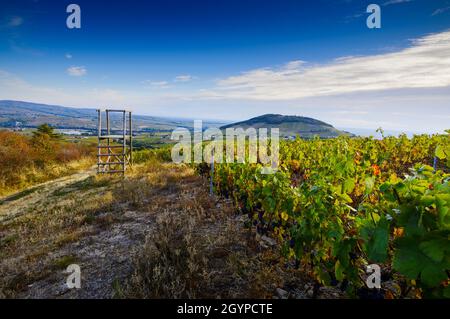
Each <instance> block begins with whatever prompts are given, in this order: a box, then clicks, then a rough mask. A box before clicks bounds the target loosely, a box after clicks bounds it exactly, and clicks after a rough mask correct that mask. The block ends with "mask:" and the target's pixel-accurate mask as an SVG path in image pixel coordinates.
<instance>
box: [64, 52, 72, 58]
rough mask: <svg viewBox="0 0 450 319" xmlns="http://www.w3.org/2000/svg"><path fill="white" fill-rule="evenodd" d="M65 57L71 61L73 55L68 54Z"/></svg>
mask: <svg viewBox="0 0 450 319" xmlns="http://www.w3.org/2000/svg"><path fill="white" fill-rule="evenodd" d="M65 57H66V59H69V60H70V59H72V57H73V56H72V54H70V53H66V55H65Z"/></svg>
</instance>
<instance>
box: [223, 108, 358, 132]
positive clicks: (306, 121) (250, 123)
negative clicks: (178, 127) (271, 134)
mask: <svg viewBox="0 0 450 319" xmlns="http://www.w3.org/2000/svg"><path fill="white" fill-rule="evenodd" d="M238 127H241V128H243V129H247V128H249V127H253V128H255V129H258V128H268V129H270V128H279V129H280V136H282V137H289V136H296V135H297V134H298V135H300V137H302V138H311V137H313V136H316V135H318V136H320V137H322V138H331V137H336V136H340V135H352V134H350V133H348V132H344V131H340V130H338V129H336V128H334V127H333V126H332V125H330V124H328V123H325V122H322V121H319V120H316V119H313V118H309V117H303V116H291V115H280V114H265V115H261V116H258V117H254V118H251V119H249V120H247V121H242V122H237V123H233V124H229V125H225V126H222V127H221V129H223V130H224V129H227V128H238Z"/></svg>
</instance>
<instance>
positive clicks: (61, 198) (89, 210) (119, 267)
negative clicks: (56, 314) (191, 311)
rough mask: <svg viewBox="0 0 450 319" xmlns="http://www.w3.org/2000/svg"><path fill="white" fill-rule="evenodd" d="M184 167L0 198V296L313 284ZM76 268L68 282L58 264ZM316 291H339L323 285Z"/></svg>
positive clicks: (272, 289) (60, 183)
mask: <svg viewBox="0 0 450 319" xmlns="http://www.w3.org/2000/svg"><path fill="white" fill-rule="evenodd" d="M207 190H208V186H207V182H206V181H205V180H203V179H202V178H201V177H199V176H198V175H197V174H195V172H194V171H192V169H190V168H188V167H184V166H182V167H180V166H175V165H173V164H161V163H153V164H151V165H150V164H147V165H144V166H141V167H138V168H136V169H135V171H134V172H131V173H130V174H129V176H127V177H126V178H120V177H109V176H107V177H98V176H95V173H94V171H83V172H80V173H77V174H75V175H72V176H68V177H64V178H61V179H57V180H54V181H51V182H48V183H45V184H42V185H39V186H36V187H33V188H31V189H27V190H25V191H23V192H21V193H18V194H14V195H12V196H9V197H7V198H3V199H0V297H3V298H114V297H118V298H157V297H167V298H174V297H188V298H230V297H240V298H247V297H248V298H249V297H257V298H273V297H275V298H311V297H313V295H314V296H315V293H314V292H313V284H312V283H311V282H310V281H309V280H308V279H305V278H304V276H303V275H302V273H301V272H299V271H298V270H295V269H294V268H292V267H289V265H287V266H286V262H284V261H283V258H281V257H280V256H279V255H278V252H277V249H276V248H275V245H276V243H275V241H274V240H273V239H270V238H267V237H260V236H257V235H256V234H255V233H254V231H253V230H252V229H251V228H249V227H246V225H247V224H248V221H247V220H246V217H245V216H241V215H238V214H236V211H235V209H234V207H233V206H232V204H231V202H230V201H227V200H224V199H218V198H215V197H211V196H209V195H208V193H207ZM70 264H78V265H79V266H80V268H81V285H82V287H81V289H68V287H67V285H66V278H67V276H68V274H67V273H66V268H67V266H68V265H70ZM319 293H320V294H319V297H326V298H337V297H340V293H339V292H336V291H334V290H331V291H329V290H326V289H323V288H322V290H320V291H319Z"/></svg>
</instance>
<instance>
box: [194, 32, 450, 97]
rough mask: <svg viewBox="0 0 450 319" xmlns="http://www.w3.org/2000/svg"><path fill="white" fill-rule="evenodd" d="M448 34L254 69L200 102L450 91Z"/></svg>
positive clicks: (208, 93) (219, 86) (227, 80)
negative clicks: (395, 47)
mask: <svg viewBox="0 0 450 319" xmlns="http://www.w3.org/2000/svg"><path fill="white" fill-rule="evenodd" d="M448 52H450V31H446V32H442V33H437V34H431V35H428V36H425V37H422V38H420V39H416V40H413V41H412V45H411V46H410V47H408V48H406V49H403V50H400V51H397V52H391V53H385V54H380V55H372V56H364V57H347V58H339V59H335V60H333V61H331V62H330V63H327V64H322V65H309V64H308V63H306V62H304V61H293V62H289V63H287V64H286V65H284V66H281V67H277V68H273V67H267V68H260V69H256V70H250V71H248V72H244V73H241V74H239V75H235V76H230V77H228V78H225V79H221V80H219V81H218V82H217V85H216V87H215V88H213V89H212V90H205V91H203V92H202V93H201V94H202V95H203V96H204V97H205V98H228V99H250V100H266V101H272V100H295V99H301V98H305V97H316V96H327V95H339V94H346V93H355V92H367V91H380V90H391V89H407V88H438V87H447V86H450V55H449V54H448Z"/></svg>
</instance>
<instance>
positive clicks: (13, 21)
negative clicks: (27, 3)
mask: <svg viewBox="0 0 450 319" xmlns="http://www.w3.org/2000/svg"><path fill="white" fill-rule="evenodd" d="M22 24H23V18H22V17H19V16H14V17H11V18H9V20H8V22H7V24H6V25H7V26H8V27H18V26H20V25H22Z"/></svg>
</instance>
